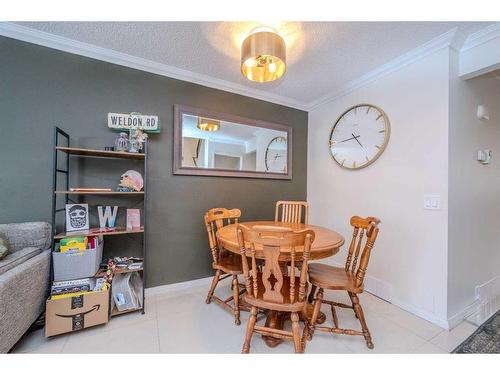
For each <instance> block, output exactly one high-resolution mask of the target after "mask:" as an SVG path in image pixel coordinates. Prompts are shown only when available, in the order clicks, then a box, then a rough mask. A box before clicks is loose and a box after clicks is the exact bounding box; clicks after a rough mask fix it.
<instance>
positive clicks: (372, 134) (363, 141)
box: [329, 104, 391, 169]
mask: <svg viewBox="0 0 500 375" xmlns="http://www.w3.org/2000/svg"><path fill="white" fill-rule="evenodd" d="M390 132H391V127H390V124H389V119H388V117H387V115H386V114H385V113H384V111H382V109H380V108H378V107H376V106H373V105H370V104H359V105H356V106H354V107H352V108H349V109H348V110H347V111H345V112H344V113H343V114H342V115H341V116H340V117H339V118H338V120H337V121H336V122H335V125H333V128H332V131H331V133H330V143H329V148H330V153H331V154H332V156H333V159H334V160H335V161H336V162H337V163H338V164H339V165H340V166H341V167H343V168H346V169H360V168H364V167H366V166H368V165H370V164H371V163H373V162H374V161H375V160H377V158H378V157H379V156H380V155H381V154H382V152H384V150H385V147H386V146H387V142H388V141H389V136H390Z"/></svg>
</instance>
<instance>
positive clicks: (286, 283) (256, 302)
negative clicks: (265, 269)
mask: <svg viewBox="0 0 500 375" xmlns="http://www.w3.org/2000/svg"><path fill="white" fill-rule="evenodd" d="M257 284H258V290H259V291H258V294H257V298H255V297H254V295H253V294H251V295H250V294H248V293H246V294H245V296H244V299H245V301H246V302H247V303H248V304H249V305H252V306H255V307H258V308H261V309H266V310H275V311H286V312H297V311H302V310H303V309H304V306H305V304H306V302H307V301H306V299H305V300H304V301H302V302H293V303H291V302H290V277H288V276H283V286H282V287H281V294H282V295H283V302H274V301H269V300H265V299H264V292H265V288H264V283H263V282H262V273H261V272H259V273H258V275H257ZM299 287H300V278H299V277H295V290H294V296H295V297H294V301H298V299H299ZM304 295H306V296H307V285H306V289H305V293H304Z"/></svg>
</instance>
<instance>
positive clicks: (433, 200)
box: [424, 194, 441, 210]
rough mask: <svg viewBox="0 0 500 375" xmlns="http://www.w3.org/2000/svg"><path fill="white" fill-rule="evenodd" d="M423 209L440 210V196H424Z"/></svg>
mask: <svg viewBox="0 0 500 375" xmlns="http://www.w3.org/2000/svg"><path fill="white" fill-rule="evenodd" d="M424 209H425V210H440V209H441V196H440V195H431V194H425V195H424Z"/></svg>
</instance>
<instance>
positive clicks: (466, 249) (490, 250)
mask: <svg viewBox="0 0 500 375" xmlns="http://www.w3.org/2000/svg"><path fill="white" fill-rule="evenodd" d="M457 60H458V57H457V56H453V59H452V68H453V74H452V77H451V81H450V87H451V90H450V134H449V142H450V149H449V151H450V156H449V161H450V163H449V196H450V207H449V213H450V215H449V238H450V239H449V241H450V242H449V264H448V273H449V280H448V317H449V318H451V319H453V317H454V316H456V315H457V314H458V316H462V315H463V313H462V312H463V310H464V309H465V308H467V306H469V305H471V304H473V303H474V302H475V287H476V286H479V285H481V284H484V283H488V282H489V281H490V280H492V279H494V278H495V277H500V246H499V238H498V233H499V229H498V228H500V78H498V77H496V76H495V75H493V74H487V75H485V76H480V77H477V78H473V79H470V80H467V81H464V80H462V79H460V78H458V77H457V66H458V63H457ZM478 104H483V105H486V106H487V108H488V109H489V112H490V120H489V121H481V120H479V119H477V117H476V110H477V105H478ZM479 149H491V150H492V151H493V160H492V163H491V164H490V165H482V164H480V163H478V162H477V161H476V159H475V154H476V152H477V150H479ZM496 285H498V283H496ZM491 293H493V294H496V295H498V294H500V290H498V286H497V287H496V288H495V289H494V290H492V291H491ZM491 297H494V295H493V296H491Z"/></svg>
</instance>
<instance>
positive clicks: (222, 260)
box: [212, 251, 243, 275]
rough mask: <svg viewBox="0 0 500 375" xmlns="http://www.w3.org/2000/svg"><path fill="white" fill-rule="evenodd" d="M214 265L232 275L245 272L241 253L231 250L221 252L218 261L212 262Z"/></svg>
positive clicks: (215, 267)
mask: <svg viewBox="0 0 500 375" xmlns="http://www.w3.org/2000/svg"><path fill="white" fill-rule="evenodd" d="M212 267H213V268H214V269H216V270H221V271H224V272H225V273H229V274H231V275H240V274H242V273H243V266H242V264H241V255H238V254H234V253H231V252H229V251H223V252H221V254H220V256H219V260H218V262H217V263H212Z"/></svg>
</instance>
